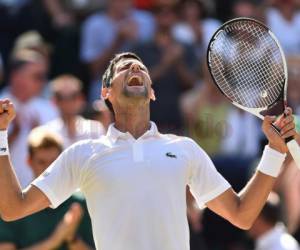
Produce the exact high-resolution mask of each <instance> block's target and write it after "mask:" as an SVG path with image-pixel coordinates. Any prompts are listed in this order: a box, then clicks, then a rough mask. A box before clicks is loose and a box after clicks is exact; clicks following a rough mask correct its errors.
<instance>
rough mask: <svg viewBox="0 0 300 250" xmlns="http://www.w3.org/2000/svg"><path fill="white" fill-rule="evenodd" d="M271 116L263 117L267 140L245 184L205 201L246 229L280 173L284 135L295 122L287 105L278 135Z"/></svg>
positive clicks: (285, 151)
mask: <svg viewBox="0 0 300 250" xmlns="http://www.w3.org/2000/svg"><path fill="white" fill-rule="evenodd" d="M274 121H275V118H274V117H266V118H265V120H264V122H263V126H262V128H263V131H264V133H265V135H266V136H267V138H268V140H269V145H268V146H266V148H265V151H264V153H263V156H262V159H261V161H260V163H259V165H258V168H257V171H256V173H255V174H254V176H253V177H252V178H251V180H250V181H249V183H248V184H247V185H246V186H245V188H244V189H243V190H242V191H241V192H240V193H239V194H236V193H235V192H234V191H233V189H232V188H230V189H228V190H227V191H225V192H224V193H223V194H221V195H219V196H218V197H216V198H215V199H213V200H211V201H209V202H208V203H207V207H208V208H210V209H211V210H212V211H214V212H215V213H217V214H219V215H220V216H222V217H224V218H226V219H227V220H228V221H230V222H231V223H232V224H234V225H236V226H237V227H240V228H242V229H249V228H250V227H251V226H252V224H253V223H254V221H255V219H256V218H257V216H258V215H259V213H260V211H261V209H262V208H263V206H264V204H265V202H266V200H267V198H268V195H269V193H270V192H271V190H272V188H273V185H274V183H275V181H276V177H277V176H278V175H279V173H280V169H281V165H282V163H283V161H284V159H285V153H287V151H288V148H287V146H286V144H285V142H284V139H285V138H288V137H290V136H295V135H296V131H295V124H294V121H293V116H292V111H291V109H289V108H288V109H287V116H286V117H283V116H282V118H281V119H280V124H278V125H280V127H281V135H279V134H277V132H275V130H274V129H273V128H272V126H271V124H272V122H274Z"/></svg>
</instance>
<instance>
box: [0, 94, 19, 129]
mask: <svg viewBox="0 0 300 250" xmlns="http://www.w3.org/2000/svg"><path fill="white" fill-rule="evenodd" d="M15 116H16V110H15V108H14V105H13V103H12V102H11V101H10V100H8V99H4V100H0V130H6V129H7V128H8V125H9V124H10V123H11V121H12V120H13V119H14V118H15Z"/></svg>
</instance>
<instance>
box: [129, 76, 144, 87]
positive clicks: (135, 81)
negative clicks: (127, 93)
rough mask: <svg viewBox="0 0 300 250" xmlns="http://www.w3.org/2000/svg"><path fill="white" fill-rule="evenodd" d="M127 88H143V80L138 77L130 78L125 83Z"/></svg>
mask: <svg viewBox="0 0 300 250" xmlns="http://www.w3.org/2000/svg"><path fill="white" fill-rule="evenodd" d="M127 85H128V86H143V79H142V77H140V76H138V75H134V76H131V77H130V78H129V79H128V82H127Z"/></svg>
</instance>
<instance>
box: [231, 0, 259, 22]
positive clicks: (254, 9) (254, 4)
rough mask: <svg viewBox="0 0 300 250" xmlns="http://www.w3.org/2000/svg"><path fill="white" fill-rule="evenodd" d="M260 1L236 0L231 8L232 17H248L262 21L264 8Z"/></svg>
mask: <svg viewBox="0 0 300 250" xmlns="http://www.w3.org/2000/svg"><path fill="white" fill-rule="evenodd" d="M261 2H262V1H257V0H237V1H235V2H234V3H233V6H232V15H233V17H250V18H255V19H259V20H261V21H263V19H264V8H263V6H262V4H261Z"/></svg>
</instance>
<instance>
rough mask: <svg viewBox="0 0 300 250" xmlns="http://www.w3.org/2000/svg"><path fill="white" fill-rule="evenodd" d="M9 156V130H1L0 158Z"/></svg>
mask: <svg viewBox="0 0 300 250" xmlns="http://www.w3.org/2000/svg"><path fill="white" fill-rule="evenodd" d="M1 155H9V150H8V139H7V130H0V156H1Z"/></svg>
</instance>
